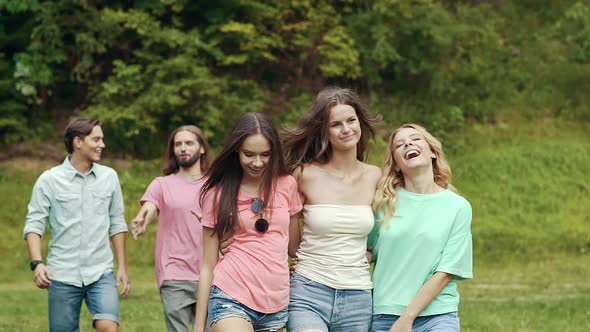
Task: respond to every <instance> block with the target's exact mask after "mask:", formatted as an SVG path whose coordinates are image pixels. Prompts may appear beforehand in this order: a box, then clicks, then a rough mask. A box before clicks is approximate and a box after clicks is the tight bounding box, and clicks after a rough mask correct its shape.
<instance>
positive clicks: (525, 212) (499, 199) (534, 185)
mask: <svg viewBox="0 0 590 332" xmlns="http://www.w3.org/2000/svg"><path fill="white" fill-rule="evenodd" d="M588 129H590V126H589V125H588V124H580V123H571V122H564V121H557V120H552V119H549V120H547V119H545V120H537V121H520V122H519V123H518V125H516V124H513V125H510V124H508V123H504V124H502V123H500V124H496V125H494V126H483V125H474V126H471V127H469V128H468V129H467V130H466V131H465V133H463V134H462V135H460V136H459V135H457V136H455V137H453V138H452V140H451V141H449V142H445V143H446V144H455V146H457V147H459V148H456V149H453V153H452V154H451V155H450V156H449V159H450V161H451V165H452V166H453V173H454V183H455V185H456V186H457V187H458V189H459V190H460V192H461V193H462V194H463V195H464V196H465V197H467V198H468V199H469V200H470V201H471V203H472V205H473V211H474V219H473V235H474V245H475V278H474V279H473V280H470V281H466V282H462V283H461V284H460V292H461V297H462V299H461V307H460V317H461V322H462V328H463V331H589V330H590V207H589V206H588V205H589V204H588V202H589V201H590V199H589V198H590V195H589V192H590V174H589V173H588V172H587V170H586V168H587V167H588V165H590V136H589V135H588ZM379 154H380V152H379V151H374V152H373V154H372V156H371V160H372V161H373V162H374V163H380V159H381V157H380V155H379ZM56 163H57V162H48V161H38V160H34V159H15V160H12V161H8V162H4V163H2V164H0V198H2V200H3V201H4V202H7V204H5V205H4V208H3V209H0V220H1V222H2V225H3V227H4V229H5V230H6V235H7V236H5V237H3V238H2V239H0V250H1V251H2V257H3V258H2V264H1V265H0V331H44V330H47V295H46V294H47V293H46V291H42V290H38V289H37V288H36V287H35V286H34V284H33V282H32V273H31V272H30V271H29V270H28V262H29V258H28V254H27V250H26V246H25V242H24V241H23V240H22V227H23V224H24V218H25V214H26V206H27V203H28V200H29V198H30V193H31V189H32V185H33V183H34V181H35V179H36V178H37V177H38V175H39V174H40V173H41V172H42V171H43V170H44V169H46V168H48V167H50V166H51V165H54V164H56ZM105 163H106V164H109V165H112V166H114V167H115V168H116V169H117V170H118V171H119V175H120V179H121V183H122V187H123V191H124V196H125V200H126V207H127V212H126V215H127V218H128V220H130V219H131V217H132V216H133V215H134V214H135V213H136V212H137V209H138V203H137V201H138V199H139V197H140V196H141V194H142V193H143V190H144V189H145V187H146V186H147V184H149V182H150V181H151V179H152V178H153V177H154V176H156V175H158V167H159V161H149V162H129V161H108V160H107V161H105ZM154 231H155V225H152V228H151V229H150V230H149V233H148V234H147V235H146V236H145V237H144V238H142V239H141V240H140V241H134V240H132V239H130V240H128V241H129V242H128V256H129V265H130V272H129V273H130V277H131V280H132V292H131V295H130V296H129V298H127V299H125V300H123V301H122V302H121V319H122V326H121V330H122V331H163V330H165V326H164V320H163V315H162V307H161V304H160V298H159V294H158V289H157V287H156V281H155V275H154V271H153V251H154ZM81 328H82V331H90V330H92V329H91V322H90V316H89V314H88V312H87V311H86V310H85V309H84V310H83V315H82V318H81Z"/></svg>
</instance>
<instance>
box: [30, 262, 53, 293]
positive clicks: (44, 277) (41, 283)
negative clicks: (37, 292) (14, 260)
mask: <svg viewBox="0 0 590 332" xmlns="http://www.w3.org/2000/svg"><path fill="white" fill-rule="evenodd" d="M34 272H35V277H34V278H33V280H34V281H35V285H37V287H39V288H41V289H45V288H49V286H51V280H49V278H50V277H51V275H50V274H49V270H47V266H45V264H43V263H41V264H39V265H37V267H36V268H35V271H34Z"/></svg>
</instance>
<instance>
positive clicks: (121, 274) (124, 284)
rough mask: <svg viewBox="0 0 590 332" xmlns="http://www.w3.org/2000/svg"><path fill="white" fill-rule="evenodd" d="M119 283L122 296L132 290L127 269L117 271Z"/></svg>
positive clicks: (125, 295)
mask: <svg viewBox="0 0 590 332" xmlns="http://www.w3.org/2000/svg"><path fill="white" fill-rule="evenodd" d="M117 285H121V296H122V297H127V295H128V294H129V290H131V281H129V277H128V276H127V270H125V269H119V271H117Z"/></svg>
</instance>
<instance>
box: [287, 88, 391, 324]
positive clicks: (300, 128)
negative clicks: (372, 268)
mask: <svg viewBox="0 0 590 332" xmlns="http://www.w3.org/2000/svg"><path fill="white" fill-rule="evenodd" d="M376 120H377V119H375V118H371V117H370V115H369V114H368V112H367V110H366V109H365V108H364V107H363V106H362V105H361V103H360V101H359V98H358V96H357V95H356V94H355V93H354V92H353V91H351V90H349V89H341V88H335V87H329V88H326V89H324V90H322V91H321V92H320V93H319V94H318V95H317V97H316V99H315V102H314V103H313V105H312V106H311V108H310V110H309V111H308V112H307V113H306V114H305V115H304V116H303V117H302V118H301V120H300V121H299V123H298V125H297V127H296V128H294V129H290V130H287V131H286V135H285V139H284V149H285V151H286V160H287V165H288V166H289V167H290V168H291V170H292V171H293V175H294V176H295V178H296V179H297V180H298V183H299V191H300V193H301V196H302V200H303V202H304V207H303V235H302V236H300V234H301V233H300V229H299V228H295V227H294V228H293V229H290V239H289V255H290V256H291V257H293V258H295V257H296V259H297V261H298V262H297V265H296V268H295V273H294V275H293V277H292V279H291V294H290V303H289V321H288V330H289V332H301V331H306V332H311V331H330V332H334V331H347V332H350V331H353V332H354V331H363V332H366V331H368V330H369V328H370V325H371V315H372V303H371V289H372V283H371V279H370V275H369V264H370V262H369V261H368V260H367V257H366V250H367V247H366V241H367V235H368V234H369V233H370V232H371V229H372V228H373V223H374V219H373V211H372V209H371V203H372V201H373V196H374V193H375V188H376V185H377V182H378V181H379V178H380V177H381V171H380V169H379V168H378V167H376V166H374V165H369V164H366V163H364V162H363V161H364V160H365V158H366V155H367V143H368V140H369V138H371V137H372V136H373V134H374V133H373V128H372V126H371V124H372V122H374V121H376ZM295 226H297V225H295Z"/></svg>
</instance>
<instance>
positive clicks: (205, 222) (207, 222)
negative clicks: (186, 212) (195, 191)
mask: <svg viewBox="0 0 590 332" xmlns="http://www.w3.org/2000/svg"><path fill="white" fill-rule="evenodd" d="M214 192H215V190H213V189H212V190H211V191H209V192H208V193H207V195H205V199H204V200H203V206H202V217H201V225H202V226H203V227H209V228H215V225H216V224H217V221H216V220H217V218H215V216H216V214H217V210H216V209H215V194H214ZM195 212H196V211H195Z"/></svg>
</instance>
